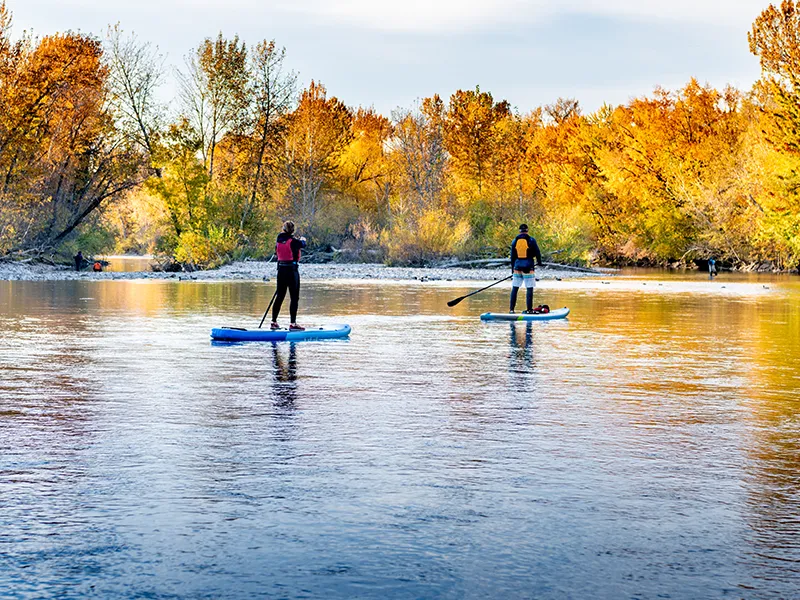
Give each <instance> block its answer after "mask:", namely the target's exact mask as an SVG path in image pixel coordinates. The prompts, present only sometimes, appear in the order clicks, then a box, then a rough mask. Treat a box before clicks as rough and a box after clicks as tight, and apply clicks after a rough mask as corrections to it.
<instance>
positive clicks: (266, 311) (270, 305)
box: [258, 254, 278, 329]
mask: <svg viewBox="0 0 800 600" xmlns="http://www.w3.org/2000/svg"><path fill="white" fill-rule="evenodd" d="M273 258H275V255H274V254H273V255H272V256H270V257H269V260H268V261H267V264H269V263H271V262H272V259H273ZM277 295H278V289H277V288H276V289H275V293H274V294H272V300H270V301H269V305H268V306H267V310H265V311H264V316H263V317H261V323H259V324H258V328H259V329H261V326H262V325H263V324H264V319H266V318H267V313H268V312H269V309H270V308H272V303H273V302H275V296H277Z"/></svg>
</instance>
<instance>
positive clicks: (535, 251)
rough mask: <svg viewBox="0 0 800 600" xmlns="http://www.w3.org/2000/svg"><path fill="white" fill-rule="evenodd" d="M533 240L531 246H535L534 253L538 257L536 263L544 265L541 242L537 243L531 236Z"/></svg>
mask: <svg viewBox="0 0 800 600" xmlns="http://www.w3.org/2000/svg"><path fill="white" fill-rule="evenodd" d="M531 242H533V243H532V244H531V246H532V247H533V255H534V256H535V257H536V264H537V265H538V266H540V267H541V266H542V253H541V251H540V250H539V244H537V243H536V240H535V239H533V238H531Z"/></svg>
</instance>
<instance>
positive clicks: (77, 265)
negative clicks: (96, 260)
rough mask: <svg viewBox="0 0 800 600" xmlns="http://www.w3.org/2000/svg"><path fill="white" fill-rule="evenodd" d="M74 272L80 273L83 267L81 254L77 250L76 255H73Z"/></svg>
mask: <svg viewBox="0 0 800 600" xmlns="http://www.w3.org/2000/svg"><path fill="white" fill-rule="evenodd" d="M74 258H75V270H76V271H80V270H81V267H82V266H83V252H81V251H80V250H78V253H77V254H76V255H75V257H74Z"/></svg>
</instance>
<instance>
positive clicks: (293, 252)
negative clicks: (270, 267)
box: [270, 221, 306, 331]
mask: <svg viewBox="0 0 800 600" xmlns="http://www.w3.org/2000/svg"><path fill="white" fill-rule="evenodd" d="M305 247H306V238H304V237H301V238H299V239H298V238H296V237H294V223H292V222H291V221H286V222H285V223H284V224H283V231H282V232H281V233H280V234H279V235H278V240H277V242H276V244H275V256H276V257H277V258H278V289H277V291H276V292H275V303H274V304H273V305H272V323H271V324H270V328H271V329H280V325H278V314H280V312H281V305H282V304H283V299H284V298H285V297H286V291H287V290H288V291H289V298H290V301H289V316H290V318H291V323H290V324H289V329H290V330H291V331H303V330H304V328H303V327H300V325H298V324H297V306H298V304H299V303H300V271H299V270H298V268H297V265H298V263H299V262H300V251H301V250H302V249H303V248H305Z"/></svg>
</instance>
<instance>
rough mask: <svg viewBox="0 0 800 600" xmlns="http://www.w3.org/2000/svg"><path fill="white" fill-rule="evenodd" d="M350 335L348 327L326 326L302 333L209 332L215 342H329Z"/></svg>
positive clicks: (266, 330)
mask: <svg viewBox="0 0 800 600" xmlns="http://www.w3.org/2000/svg"><path fill="white" fill-rule="evenodd" d="M348 335H350V325H326V326H325V327H313V328H309V329H306V330H304V331H289V330H288V329H275V330H272V329H239V328H237V327H219V328H215V329H212V330H211V339H212V340H214V341H216V342H299V341H301V340H330V339H334V338H343V337H347V336H348Z"/></svg>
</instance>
